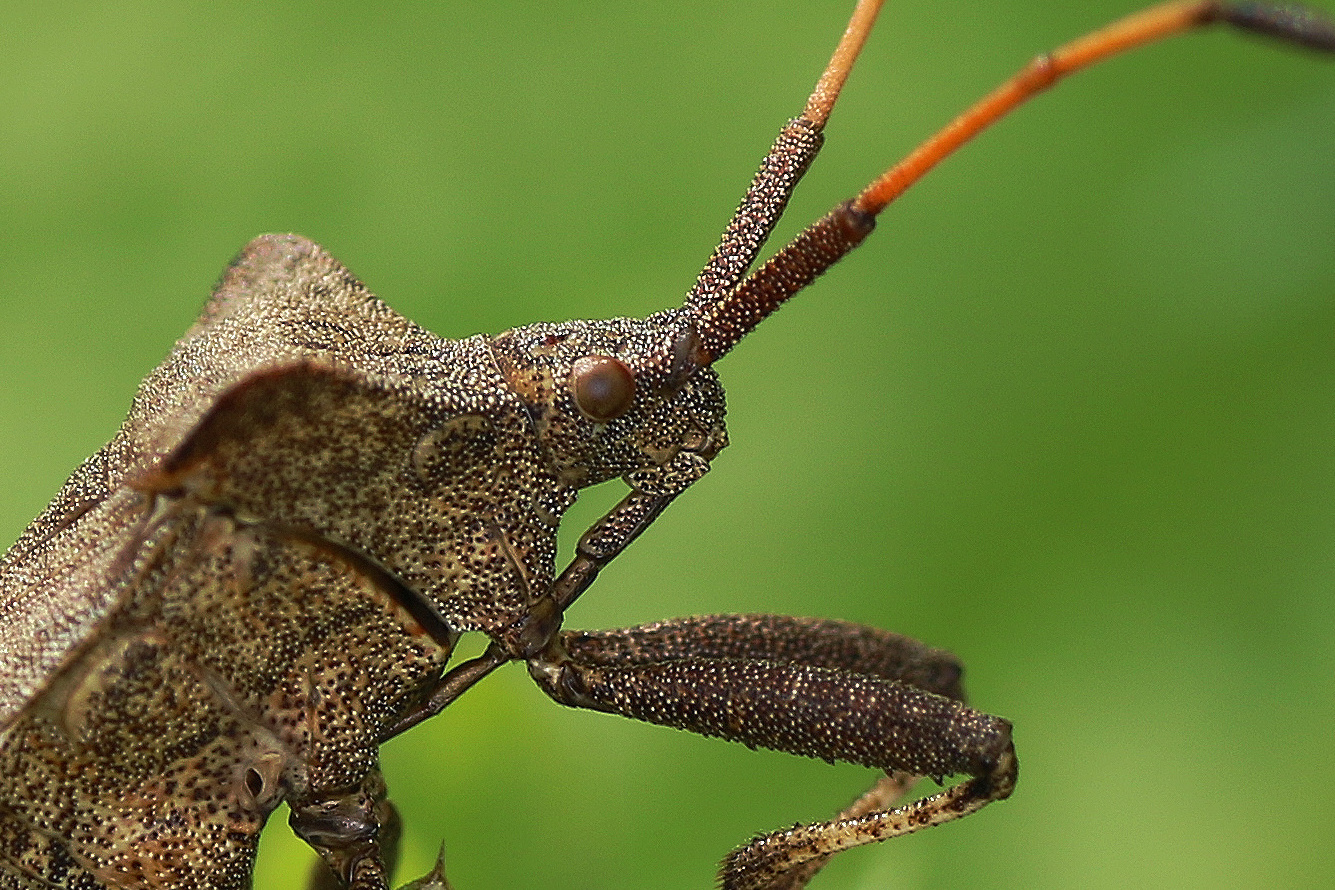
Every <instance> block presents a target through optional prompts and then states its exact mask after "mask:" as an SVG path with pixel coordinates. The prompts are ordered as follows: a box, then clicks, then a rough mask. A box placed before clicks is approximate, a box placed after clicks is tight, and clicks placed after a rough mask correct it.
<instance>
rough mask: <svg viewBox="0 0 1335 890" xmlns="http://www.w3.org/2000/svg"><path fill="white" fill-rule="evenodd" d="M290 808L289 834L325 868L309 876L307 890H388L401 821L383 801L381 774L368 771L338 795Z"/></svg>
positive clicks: (395, 812)
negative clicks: (312, 853)
mask: <svg viewBox="0 0 1335 890" xmlns="http://www.w3.org/2000/svg"><path fill="white" fill-rule="evenodd" d="M289 803H290V805H291V807H292V815H291V817H290V818H289V820H288V821H289V823H290V824H291V825H292V830H293V831H294V832H295V833H296V834H297V836H298V837H300V838H301V839H302V840H304V841H305V842H306V843H308V844H310V845H311V847H312V848H313V849H314V850H315V852H317V853H319V854H320V858H321V859H323V860H324V863H325V865H326V866H328V868H326V869H324V870H323V872H318V873H313V874H312V878H311V883H310V885H309V886H310V888H311V890H325V888H331V890H337V888H347V890H388V887H389V875H390V873H391V872H392V871H393V869H394V863H395V861H396V859H397V857H398V846H399V843H398V842H399V826H400V822H399V814H398V811H397V810H396V809H395V808H394V805H393V804H392V803H390V802H389V800H388V799H387V798H386V797H385V779H384V777H383V776H382V775H381V774H380V770H378V769H374V770H372V771H371V772H370V773H369V774H368V775H367V776H366V778H365V779H363V780H362V782H361V783H360V784H359V785H358V786H357V787H355V788H353V789H351V790H349V791H347V792H345V793H343V794H339V795H331V796H328V797H312V798H310V799H307V800H292V801H290V802H289ZM317 874H318V875H319V877H318V878H317V877H316V875H317ZM331 879H332V881H331Z"/></svg>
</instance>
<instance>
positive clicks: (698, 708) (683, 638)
mask: <svg viewBox="0 0 1335 890" xmlns="http://www.w3.org/2000/svg"><path fill="white" fill-rule="evenodd" d="M529 671H530V673H531V674H532V675H533V677H534V679H535V680H537V681H538V683H539V685H540V686H542V688H543V689H544V691H546V692H547V694H548V695H550V696H551V697H552V698H554V699H555V700H556V701H558V702H561V703H562V704H566V705H570V706H572V707H582V708H590V709H593V710H601V711H609V712H613V713H617V714H621V715H624V716H628V717H634V718H636V719H639V720H644V721H646V722H649V723H656V724H659V725H664V726H673V727H677V728H679V729H687V730H690V731H692V732H697V733H700V734H702V735H710V736H718V737H721V738H725V739H730V740H732V741H739V742H742V743H744V744H746V745H748V746H752V747H764V748H771V749H774V750H779V751H786V752H789V753H793V754H802V755H806V756H809V757H819V758H822V759H825V760H831V761H833V760H841V761H848V762H852V763H859V764H862V765H864V766H870V767H874V768H878V769H883V770H886V771H887V772H901V773H907V774H909V775H913V776H932V777H934V778H936V779H938V780H940V779H941V778H943V777H945V776H948V775H967V776H970V777H971V778H970V779H968V780H967V781H965V782H963V783H961V784H958V785H955V786H953V787H951V788H949V789H947V790H945V791H942V792H940V793H939V794H935V795H932V796H931V797H927V798H924V799H922V800H919V801H916V802H915V803H913V804H910V805H909V806H906V807H901V808H898V809H894V810H888V811H887V810H883V809H875V810H873V811H872V812H870V813H867V814H863V810H864V809H866V807H867V805H868V804H870V805H871V806H875V807H882V806H885V805H888V803H889V799H890V793H891V791H892V790H893V789H894V788H895V787H897V782H898V781H899V780H896V781H895V782H892V783H889V784H887V785H886V786H884V787H880V788H878V790H876V791H874V792H873V794H872V795H871V796H870V797H869V798H867V799H866V801H865V802H864V803H863V804H862V806H860V807H857V808H856V809H855V810H854V814H855V815H850V816H849V817H845V818H840V819H836V820H834V821H831V822H825V823H820V824H816V825H810V826H801V827H797V828H794V829H791V830H789V831H784V832H776V833H775V834H772V835H769V836H766V837H763V838H759V839H757V840H756V841H753V842H752V843H750V844H748V845H747V846H745V847H742V848H741V849H739V850H737V851H735V852H734V853H733V854H732V855H731V856H729V857H728V859H727V860H726V861H725V863H724V865H723V869H722V871H721V874H720V879H721V881H722V886H723V887H725V888H727V890H761V888H766V890H774V888H780V887H791V888H797V887H801V886H802V885H803V883H805V880H806V878H807V877H809V876H810V875H811V874H814V873H815V871H816V870H817V869H819V867H820V865H823V864H824V860H825V859H826V858H828V857H829V856H830V855H832V854H834V853H836V852H839V851H841V850H844V849H848V848H850V847H853V846H859V845H861V844H867V843H873V842H876V841H881V840H886V839H888V838H890V837H895V836H897V835H900V834H907V833H909V832H911V831H917V830H918V829H920V828H925V827H927V826H929V825H935V824H939V823H941V822H947V821H950V820H951V819H956V818H959V817H960V816H963V815H967V814H969V813H972V812H974V811H976V810H978V809H980V808H981V807H983V806H985V805H986V804H987V803H989V802H991V801H993V800H999V799H1001V798H1004V797H1006V796H1008V795H1009V794H1010V792H1011V789H1012V788H1013V787H1014V784H1015V775H1016V762H1015V753H1014V748H1013V746H1012V744H1011V733H1010V723H1009V722H1008V721H1006V720H1003V719H1001V718H998V717H992V716H990V715H987V714H984V713H981V712H979V711H975V710H973V709H971V708H969V707H967V706H965V705H964V704H963V703H962V702H960V701H959V700H958V696H960V695H962V692H961V689H960V684H959V678H960V671H959V665H958V662H956V661H955V660H954V658H953V657H952V656H950V655H949V653H945V652H942V651H940V650H936V649H932V648H930V647H927V646H925V645H923V644H921V643H918V642H916V641H913V640H910V639H908V638H906V637H901V636H897V635H895V634H889V633H886V632H884V631H879V630H875V629H873V628H866V627H861V626H859V625H853V624H847V623H844V622H832V621H818V620H815V619H793V618H784V617H782V616H772V615H720V616H708V617H704V618H690V619H681V620H678V621H669V622H662V623H658V624H653V625H645V626H642V627H634V628H627V629H624V630H613V631H601V632H597V633H579V632H567V633H564V634H562V636H561V637H560V639H559V640H558V641H554V642H553V644H552V646H551V647H549V650H548V651H547V652H545V653H544V654H543V655H542V656H540V657H537V658H535V659H533V660H531V661H530V663H529ZM915 682H922V683H923V684H924V685H925V686H928V687H934V688H930V689H929V688H923V687H922V686H917V685H914V683H915ZM942 693H944V694H942Z"/></svg>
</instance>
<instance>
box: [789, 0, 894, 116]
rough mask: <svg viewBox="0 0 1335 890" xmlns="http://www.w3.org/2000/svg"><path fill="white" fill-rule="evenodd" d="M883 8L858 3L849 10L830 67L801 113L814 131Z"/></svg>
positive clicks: (871, 1)
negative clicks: (850, 16)
mask: <svg viewBox="0 0 1335 890" xmlns="http://www.w3.org/2000/svg"><path fill="white" fill-rule="evenodd" d="M884 5H885V0H859V2H858V5H857V8H856V9H854V10H853V17H852V18H851V19H849V20H848V27H847V28H845V29H844V36H843V37H840V38H839V45H838V46H836V47H835V48H834V55H832V56H830V63H829V64H828V65H826V66H825V73H823V74H822V75H821V76H820V80H818V81H816V88H815V89H814V90H812V91H811V96H810V98H808V99H807V107H806V109H805V110H804V111H803V112H802V117H804V118H805V119H806V120H809V121H811V122H812V123H813V124H815V125H816V126H817V127H824V126H825V122H826V121H828V120H829V119H830V111H831V110H832V109H833V108H834V103H835V102H836V101H838V99H839V91H840V90H841V89H843V88H844V81H846V80H848V73H849V72H850V71H852V70H853V63H854V62H856V61H857V60H858V54H859V53H861V52H862V47H863V46H864V45H865V44H866V42H867V36H868V35H869V34H871V29H872V26H873V25H875V24H876V16H877V15H879V14H880V12H881V7H882V6H884Z"/></svg>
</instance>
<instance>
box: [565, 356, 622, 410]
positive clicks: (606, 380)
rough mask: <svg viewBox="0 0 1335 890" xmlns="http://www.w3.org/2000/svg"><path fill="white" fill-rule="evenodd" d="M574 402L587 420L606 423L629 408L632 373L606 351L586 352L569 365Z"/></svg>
mask: <svg viewBox="0 0 1335 890" xmlns="http://www.w3.org/2000/svg"><path fill="white" fill-rule="evenodd" d="M570 389H571V392H573V393H574V395H575V406H576V407H578V408H579V410H580V412H581V413H582V414H583V415H584V416H585V417H587V418H589V420H592V421H594V422H595V423H607V422H608V421H611V420H616V419H617V418H618V417H620V416H621V415H623V414H625V413H626V412H627V411H629V410H630V406H631V404H632V403H633V402H634V401H635V375H634V374H632V373H631V370H630V368H627V367H626V365H625V363H624V362H622V361H621V360H620V359H615V358H612V357H611V356H610V355H586V356H584V358H581V359H577V360H576V361H575V364H574V367H572V368H571V369H570Z"/></svg>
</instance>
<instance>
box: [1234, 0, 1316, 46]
mask: <svg viewBox="0 0 1335 890" xmlns="http://www.w3.org/2000/svg"><path fill="white" fill-rule="evenodd" d="M1219 18H1220V19H1222V20H1223V21H1226V22H1228V23H1229V24H1231V25H1236V26H1237V27H1239V28H1242V29H1244V30H1247V31H1255V32H1257V33H1260V34H1267V35H1269V36H1271V37H1277V38H1279V39H1280V40H1284V41H1287V42H1289V43H1295V44H1297V45H1299V46H1305V47H1307V48H1308V49H1314V50H1317V51H1319V52H1328V53H1329V52H1335V23H1333V22H1331V20H1330V19H1328V18H1326V17H1325V16H1324V15H1322V14H1321V13H1319V12H1317V11H1316V10H1314V9H1311V8H1309V7H1306V6H1298V5H1285V6H1276V5H1274V4H1270V3H1229V4H1221V6H1220V10H1219Z"/></svg>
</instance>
